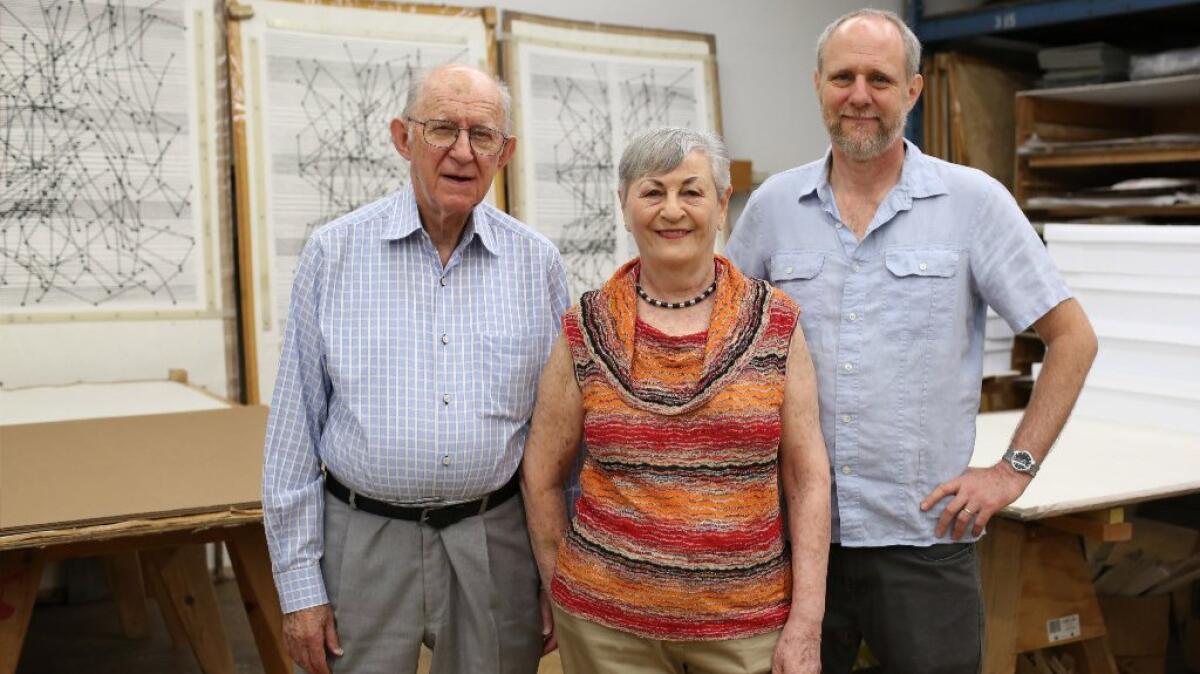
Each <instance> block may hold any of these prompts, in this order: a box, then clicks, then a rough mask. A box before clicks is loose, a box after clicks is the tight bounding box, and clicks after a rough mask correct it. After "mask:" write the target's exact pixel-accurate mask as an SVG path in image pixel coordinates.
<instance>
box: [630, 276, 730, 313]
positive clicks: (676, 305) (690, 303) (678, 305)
mask: <svg viewBox="0 0 1200 674" xmlns="http://www.w3.org/2000/svg"><path fill="white" fill-rule="evenodd" d="M634 287H635V288H637V294H638V297H640V298H642V299H643V300H646V303H647V304H650V305H652V306H656V307H661V308H663V309H686V308H688V307H694V306H696V305H697V304H700V303H701V302H703V301H704V300H706V299H708V296H709V295H711V294H713V292H715V291H716V289H717V279H715V278H714V279H713V282H712V285H710V286H708V287H707V288H705V289H704V292H702V293H700V294H699V295H696V296H695V297H693V298H692V299H690V300H684V301H682V302H664V301H662V300H656V299H654V298H653V297H651V296H649V295H647V294H646V291H645V290H642V284H641V283H635V284H634Z"/></svg>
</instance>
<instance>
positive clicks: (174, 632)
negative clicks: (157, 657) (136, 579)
mask: <svg viewBox="0 0 1200 674" xmlns="http://www.w3.org/2000/svg"><path fill="white" fill-rule="evenodd" d="M140 559H141V558H140V557H139V560H140ZM141 566H142V582H143V584H144V585H145V587H146V588H147V589H148V590H149V591H150V596H151V597H153V598H154V603H155V604H156V605H157V606H158V612H159V614H161V615H162V619H163V625H164V626H165V627H166V628H167V634H168V635H169V636H170V637H171V646H172V647H173V648H176V649H179V650H183V649H184V648H187V647H188V636H187V631H186V630H184V629H183V623H182V622H180V620H179V614H178V613H177V612H176V611H175V609H174V608H173V607H172V606H171V597H170V594H169V593H168V592H167V586H166V585H165V584H164V583H163V580H162V575H161V574H159V573H158V571H157V570H156V569H155V568H153V567H152V566H151V565H150V564H148V563H143V564H142V565H141Z"/></svg>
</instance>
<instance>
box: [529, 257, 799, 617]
mask: <svg viewBox="0 0 1200 674" xmlns="http://www.w3.org/2000/svg"><path fill="white" fill-rule="evenodd" d="M716 266H717V291H716V293H715V302H714V304H713V309H712V317H711V320H710V322H709V329H708V331H707V332H704V333H700V334H696V335H687V336H683V337H673V336H670V335H666V334H663V333H661V332H659V331H657V330H655V329H654V328H653V327H651V326H649V325H647V324H645V323H643V322H641V321H640V320H638V318H637V296H636V294H635V289H634V283H635V279H636V277H637V272H638V269H639V267H638V261H637V260H634V261H633V262H630V263H629V264H626V265H625V266H624V267H622V268H621V269H620V270H618V271H617V273H616V274H615V275H614V276H613V278H612V279H610V280H609V281H608V282H607V283H606V284H605V285H604V287H603V288H601V289H600V290H598V291H593V292H589V293H585V294H584V295H583V298H582V300H581V303H580V305H579V306H577V307H572V309H571V310H570V311H568V312H567V313H566V315H564V317H563V330H564V334H565V335H566V339H567V342H568V344H569V345H570V350H571V357H572V359H573V360H574V364H575V377H576V379H577V381H578V383H579V385H580V389H581V391H582V395H583V407H584V438H585V440H586V441H587V456H586V459H585V462H584V465H583V470H582V473H581V475H580V488H581V492H582V493H581V496H580V497H579V500H578V501H577V502H576V514H575V517H574V518H573V519H572V521H571V525H570V528H569V530H568V532H567V535H566V537H565V538H564V540H563V543H562V545H560V547H559V555H558V565H557V571H556V573H555V577H554V580H553V583H552V586H551V592H552V595H553V597H554V600H555V602H556V603H557V604H558V605H559V606H560V607H561V608H562V609H563V610H565V611H567V612H569V613H571V614H573V615H576V616H578V617H581V618H584V619H587V620H591V621H593V622H596V623H600V624H602V625H606V626H608V627H612V628H614V629H618V630H623V631H626V632H631V633H633V634H636V635H639V636H642V637H646V638H652V639H664V640H687V641H692V640H713V639H736V638H742V637H749V636H754V635H757V634H762V633H765V632H770V631H772V630H776V629H779V628H780V627H782V626H783V624H784V622H785V621H786V620H787V616H788V610H789V605H790V600H791V569H790V567H789V554H788V551H787V547H786V545H785V543H784V537H783V520H782V518H781V516H780V501H779V486H778V485H779V481H778V456H779V440H780V407H781V405H782V403H783V390H784V376H785V368H786V364H787V354H788V346H789V343H790V340H791V336H792V331H793V330H794V329H795V327H796V320H797V315H798V313H799V310H798V308H797V307H796V305H795V304H794V303H793V302H792V301H791V300H790V299H788V297H787V296H786V295H784V294H783V293H782V292H780V291H778V290H775V289H773V288H771V287H770V286H769V285H767V283H765V282H763V281H759V280H756V279H751V278H749V277H747V276H744V275H743V274H741V273H740V272H738V271H737V269H735V268H734V267H733V265H732V264H730V263H729V261H728V260H726V259H724V258H722V257H717V261H716Z"/></svg>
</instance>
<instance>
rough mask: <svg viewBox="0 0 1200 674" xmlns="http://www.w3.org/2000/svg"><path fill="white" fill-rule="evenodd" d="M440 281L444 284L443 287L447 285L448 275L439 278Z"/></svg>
mask: <svg viewBox="0 0 1200 674" xmlns="http://www.w3.org/2000/svg"><path fill="white" fill-rule="evenodd" d="M438 283H440V284H441V285H442V287H445V286H446V277H445V276H443V277H441V278H440V279H438Z"/></svg>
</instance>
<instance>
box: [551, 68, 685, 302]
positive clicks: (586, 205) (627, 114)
mask: <svg viewBox="0 0 1200 674" xmlns="http://www.w3.org/2000/svg"><path fill="white" fill-rule="evenodd" d="M555 62H556V64H562V63H565V61H563V60H559V59H556V61H555ZM558 67H560V68H561V65H560V66H558ZM579 68H580V70H586V71H587V72H586V73H584V72H581V73H580V74H579V75H574V76H572V75H555V76H551V77H548V78H547V79H548V81H549V83H550V85H551V88H550V96H549V97H550V99H551V100H552V101H553V102H554V106H553V115H554V119H553V125H554V129H555V131H554V133H555V134H556V138H555V140H554V141H553V160H552V161H553V163H552V166H551V167H550V168H551V171H550V173H551V175H552V179H553V181H554V182H555V183H556V184H557V185H558V187H559V188H560V189H561V190H562V191H563V192H564V193H565V194H566V195H567V196H568V198H569V199H570V201H571V204H570V215H569V216H568V218H567V219H566V220H565V222H563V223H562V224H561V229H560V230H559V232H560V233H559V235H558V236H557V237H556V240H555V243H556V244H557V245H558V247H559V251H560V252H561V253H562V256H563V263H564V265H565V266H566V269H567V278H568V282H569V284H570V288H571V294H572V296H576V295H578V294H579V293H580V292H582V291H584V290H588V289H591V288H595V287H598V286H599V285H600V284H601V283H603V282H604V280H605V279H606V278H607V277H608V275H609V274H611V273H612V271H613V270H614V268H615V267H616V264H617V263H618V262H623V260H617V259H616V255H617V252H618V237H619V236H623V233H622V232H621V223H620V222H619V220H620V219H621V215H620V214H619V213H618V212H617V207H618V203H617V199H616V197H615V196H614V195H615V194H616V190H617V176H616V170H615V168H616V167H615V163H616V161H617V158H618V156H619V153H620V152H621V151H622V149H623V148H624V146H625V144H626V143H627V142H628V141H629V140H630V139H631V138H632V137H633V136H634V135H636V134H637V133H638V132H640V131H643V130H645V129H649V128H653V127H656V126H672V125H673V126H689V127H690V126H695V125H696V120H697V117H698V115H697V100H696V96H695V90H694V84H693V82H694V77H695V71H694V69H693V68H692V67H690V66H687V67H656V66H652V65H633V66H631V65H628V64H621V65H617V64H613V63H605V62H603V61H599V62H597V61H588V62H586V65H583V62H580V65H579ZM611 69H615V70H611ZM610 82H615V83H616V86H615V87H611V86H610ZM614 89H615V91H614ZM614 114H615V115H616V116H617V119H618V120H620V122H621V125H620V128H621V142H619V143H617V142H614V137H613V136H614V124H613V115H614ZM547 224H549V223H547Z"/></svg>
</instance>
